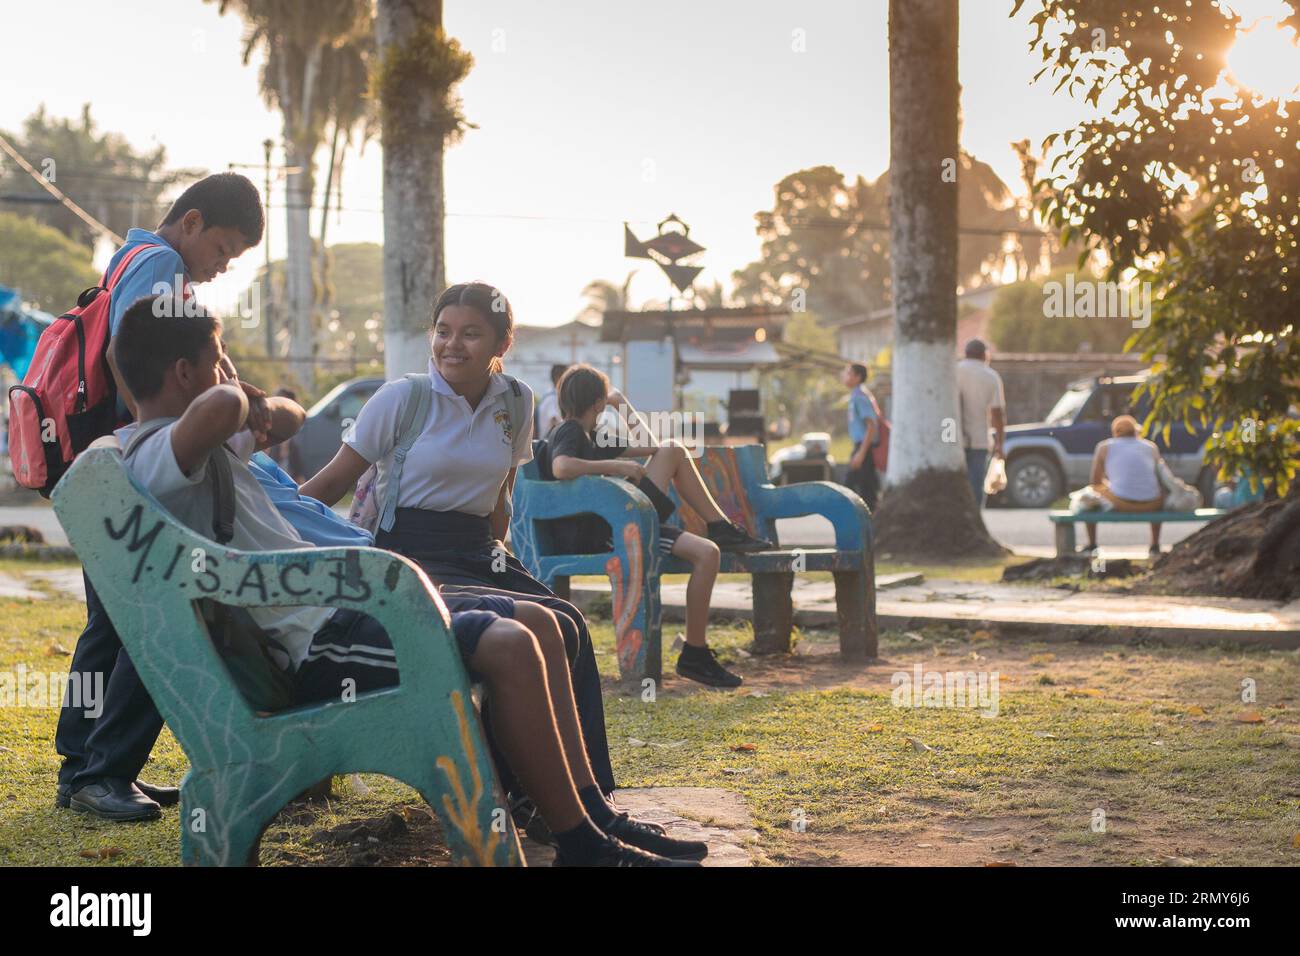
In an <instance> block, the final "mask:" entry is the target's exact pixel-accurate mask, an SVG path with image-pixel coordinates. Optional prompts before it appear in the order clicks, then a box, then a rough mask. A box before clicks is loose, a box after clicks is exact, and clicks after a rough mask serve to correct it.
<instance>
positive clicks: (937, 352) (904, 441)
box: [887, 336, 965, 486]
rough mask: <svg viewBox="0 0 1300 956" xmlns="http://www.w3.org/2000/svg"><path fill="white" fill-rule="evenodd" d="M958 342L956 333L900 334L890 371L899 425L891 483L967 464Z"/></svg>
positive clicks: (892, 440) (894, 420)
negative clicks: (932, 337) (933, 336)
mask: <svg viewBox="0 0 1300 956" xmlns="http://www.w3.org/2000/svg"><path fill="white" fill-rule="evenodd" d="M954 347H955V346H954V339H953V338H948V339H943V340H941V341H939V342H923V341H917V340H915V339H904V338H902V337H901V336H899V337H897V338H895V340H894V355H893V365H892V368H891V372H890V384H891V389H892V394H893V406H892V417H891V419H890V423H891V425H892V426H893V431H892V432H890V435H889V474H888V476H887V479H888V484H889V485H891V486H901V485H905V484H907V482H908V481H910V480H911V479H912V478H915V477H916V475H917V474H918V473H919V472H921V471H925V470H926V469H931V468H937V469H940V470H950V471H951V470H956V471H962V470H963V469H964V468H965V459H964V457H963V455H962V451H961V428H960V424H959V422H958V419H957V386H956V381H955V379H954V374H953V366H954V360H953V350H954ZM945 438H947V439H948V440H947V441H945V440H944V439H945ZM963 473H964V472H963Z"/></svg>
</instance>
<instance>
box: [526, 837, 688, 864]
mask: <svg viewBox="0 0 1300 956" xmlns="http://www.w3.org/2000/svg"><path fill="white" fill-rule="evenodd" d="M699 865H700V864H699V863H697V862H696V861H695V860H671V859H669V858H668V857H666V856H658V855H656V854H654V853H646V852H645V851H644V850H638V849H637V848H636V847H634V846H628V845H627V844H626V843H624V842H622V841H621V840H616V839H614V838H613V837H610V838H609V839H607V840H605V841H604V843H603V844H602V845H601V851H600V853H599V854H597V856H596V857H595V858H594V859H591V860H583V861H582V862H575V861H573V860H569V859H566V858H565V856H564V855H563V854H562V853H559V852H557V853H556V854H555V860H554V862H553V863H551V866H601V867H604V866H675V867H683V866H699Z"/></svg>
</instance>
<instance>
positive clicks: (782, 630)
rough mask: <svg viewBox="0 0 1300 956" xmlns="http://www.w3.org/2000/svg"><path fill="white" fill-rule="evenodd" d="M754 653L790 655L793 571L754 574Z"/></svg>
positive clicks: (792, 614) (792, 621)
mask: <svg viewBox="0 0 1300 956" xmlns="http://www.w3.org/2000/svg"><path fill="white" fill-rule="evenodd" d="M750 577H751V578H752V580H753V590H754V653H755V654H789V653H790V632H791V630H792V629H793V627H794V598H793V597H792V595H791V593H790V592H791V590H792V589H793V588H794V573H793V572H784V571H783V572H776V573H770V574H754V575H751V576H750Z"/></svg>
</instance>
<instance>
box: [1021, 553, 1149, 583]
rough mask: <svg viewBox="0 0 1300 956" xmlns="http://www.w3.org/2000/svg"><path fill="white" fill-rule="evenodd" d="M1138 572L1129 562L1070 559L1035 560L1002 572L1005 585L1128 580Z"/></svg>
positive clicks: (1069, 557) (1118, 559)
mask: <svg viewBox="0 0 1300 956" xmlns="http://www.w3.org/2000/svg"><path fill="white" fill-rule="evenodd" d="M1138 571H1139V568H1138V566H1137V565H1136V564H1134V563H1133V562H1132V561H1130V560H1129V559H1128V558H1113V559H1111V560H1109V561H1094V560H1093V559H1092V558H1086V557H1080V556H1077V555H1068V556H1066V557H1062V558H1035V559H1034V560H1032V561H1026V562H1025V563H1024V564H1013V565H1011V566H1010V567H1008V568H1005V569H1004V570H1003V572H1002V580H1003V581H1053V580H1055V579H1056V578H1067V577H1068V578H1084V577H1087V578H1127V577H1131V576H1132V575H1134V574H1137V573H1138Z"/></svg>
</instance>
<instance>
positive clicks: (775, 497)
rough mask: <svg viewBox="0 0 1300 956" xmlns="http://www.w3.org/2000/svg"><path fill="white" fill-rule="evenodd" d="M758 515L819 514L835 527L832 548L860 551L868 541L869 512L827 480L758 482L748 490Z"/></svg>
mask: <svg viewBox="0 0 1300 956" xmlns="http://www.w3.org/2000/svg"><path fill="white" fill-rule="evenodd" d="M750 501H751V502H752V503H753V505H754V512H755V514H757V515H758V516H759V517H760V518H763V519H765V520H769V521H774V520H776V519H777V518H802V517H804V516H806V515H820V516H821V517H823V518H825V519H826V520H828V521H829V522H830V523H831V527H833V528H834V529H835V548H836V550H839V551H860V550H862V549H864V548H870V547H871V544H872V532H871V512H869V511H868V510H867V506H866V504H865V503H864V502H863V501H862V499H861V498H859V497H858V496H857V495H856V494H854V493H853V492H851V491H849V490H848V489H847V488H842V487H840V486H839V485H837V484H834V483H833V482H829V481H801V482H798V483H796V484H793V485H782V486H780V487H777V486H775V485H770V484H762V485H758V486H756V487H755V488H753V489H752V490H751V491H750Z"/></svg>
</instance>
